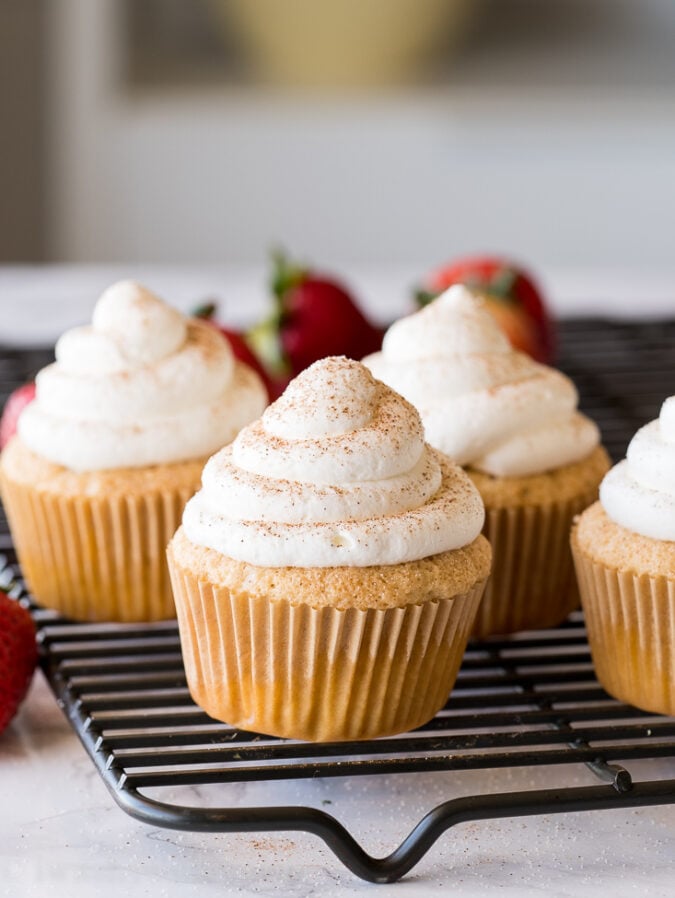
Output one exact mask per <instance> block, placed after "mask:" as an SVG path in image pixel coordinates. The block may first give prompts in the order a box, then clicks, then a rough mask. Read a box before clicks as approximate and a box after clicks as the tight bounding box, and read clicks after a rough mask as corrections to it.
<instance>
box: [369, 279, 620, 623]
mask: <svg viewBox="0 0 675 898" xmlns="http://www.w3.org/2000/svg"><path fill="white" fill-rule="evenodd" d="M363 361H364V364H365V365H366V366H367V367H368V368H369V369H370V370H371V371H372V372H373V374H374V375H375V376H376V377H378V378H380V379H381V380H383V381H384V382H385V383H387V384H389V385H390V386H391V387H393V388H394V389H395V390H398V391H399V392H400V393H401V394H402V395H403V396H405V397H406V398H407V399H408V400H409V401H410V402H412V403H413V404H414V405H415V406H416V407H417V409H418V410H419V412H420V414H421V416H422V420H423V422H424V427H425V431H426V438H427V440H428V441H429V442H430V443H431V445H432V446H434V447H435V448H436V449H439V450H440V451H441V452H444V453H446V454H447V455H448V456H449V457H450V458H452V459H454V461H456V462H457V463H459V464H460V465H463V466H464V467H465V469H466V471H467V473H468V475H469V476H470V477H471V479H472V481H473V482H474V483H475V485H476V486H477V488H478V490H479V491H480V494H481V496H482V497H483V500H484V502H485V508H486V521H485V529H484V533H485V535H486V536H487V538H488V540H489V541H490V544H491V545H492V550H493V553H494V560H493V570H492V576H491V578H490V581H489V583H488V585H487V588H486V590H485V596H484V598H483V601H482V603H481V607H480V610H479V612H478V616H477V618H476V625H475V630H474V633H475V635H476V636H479V637H484V636H489V635H491V634H505V633H512V632H515V631H517V630H523V629H530V628H538V627H548V626H553V625H555V624H558V623H559V622H560V621H562V620H563V619H564V618H565V617H567V615H568V614H569V612H570V611H572V610H573V609H574V608H575V607H577V606H578V601H579V597H578V591H577V587H576V582H575V578H574V570H573V565H572V558H571V555H570V550H569V528H570V526H571V524H572V520H573V518H574V516H575V515H576V514H578V513H579V512H580V511H582V510H583V509H584V508H586V507H587V506H588V505H590V504H591V502H593V501H594V500H595V499H596V498H597V491H598V485H599V483H600V480H601V479H602V476H603V474H604V473H605V471H606V470H607V468H608V467H609V459H608V457H607V454H606V452H605V451H604V449H603V448H602V447H601V446H600V438H599V433H598V429H597V427H596V425H595V424H594V423H593V422H592V421H590V420H589V419H588V418H586V417H585V416H584V415H582V414H580V413H579V412H578V411H577V400H578V396H577V392H576V389H575V387H574V385H573V384H572V382H571V381H570V380H569V378H567V377H565V375H563V374H562V373H561V372H559V371H556V370H554V369H553V368H549V367H547V366H545V365H540V364H538V363H536V362H534V361H533V360H532V359H531V358H530V357H529V356H527V355H525V354H523V353H520V352H516V351H515V350H513V349H512V347H511V345H510V343H509V341H508V339H507V338H506V336H505V335H504V334H503V333H502V331H501V330H500V329H499V327H498V326H497V324H496V323H495V321H494V319H493V318H492V316H491V315H490V313H489V312H488V311H487V309H486V308H485V305H484V303H483V301H482V300H481V299H480V298H479V297H478V296H476V295H474V294H472V293H471V292H470V291H469V290H468V289H467V288H466V287H463V286H454V287H451V288H450V289H449V290H448V291H446V293H444V294H443V295H442V296H440V297H439V298H438V299H436V300H434V302H432V303H431V304H430V305H429V306H427V307H426V308H424V309H423V310H422V311H420V312H417V313H415V314H414V315H410V316H408V317H407V318H402V319H401V320H399V321H397V322H396V323H395V324H393V325H392V327H391V328H390V329H389V330H388V332H387V334H386V335H385V338H384V342H383V345H382V351H381V352H378V353H375V354H374V355H371V356H368V357H367V358H365V359H364V360H363Z"/></svg>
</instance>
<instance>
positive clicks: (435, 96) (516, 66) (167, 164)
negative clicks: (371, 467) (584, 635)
mask: <svg viewBox="0 0 675 898" xmlns="http://www.w3.org/2000/svg"><path fill="white" fill-rule="evenodd" d="M674 46H675V3H673V2H672V0H342V2H337V0H336V2H322V3H316V2H313V0H283V2H279V0H2V3H0V115H1V119H0V120H1V121H2V131H1V134H2V141H1V145H2V161H3V164H2V166H0V191H1V195H2V197H3V202H2V215H0V261H2V262H6V263H34V262H51V263H88V264H97V265H100V264H101V263H103V264H106V265H112V264H115V263H123V264H124V265H129V266H132V268H133V266H134V265H136V266H138V265H159V266H162V265H164V266H166V265H171V266H188V267H191V268H192V269H193V270H199V271H202V272H203V271H207V270H208V268H209V266H229V267H230V268H231V270H233V271H234V270H248V269H251V270H256V271H257V270H260V271H261V272H263V271H264V269H265V265H266V259H267V253H268V251H269V249H270V247H272V246H276V245H280V244H281V245H283V246H285V247H287V248H288V249H289V250H291V251H292V252H294V253H296V254H299V255H300V256H302V257H303V258H306V259H310V260H312V261H314V262H316V263H317V264H318V265H320V266H322V267H324V268H328V269H329V270H333V271H338V272H345V273H346V274H347V275H349V274H350V272H353V273H354V276H355V277H356V278H357V280H358V278H359V277H361V278H363V279H364V281H363V282H364V283H367V275H368V272H371V271H378V270H384V269H386V270H387V271H389V272H394V271H395V272H399V273H400V275H397V278H398V280H397V283H398V282H400V283H401V284H402V288H401V289H402V290H403V287H406V288H407V286H408V283H409V281H411V280H412V279H413V278H414V277H415V273H422V272H425V271H427V270H428V269H429V268H430V267H433V266H435V265H438V264H440V263H442V262H444V261H446V260H449V259H451V258H453V257H455V256H460V255H462V254H464V253H467V252H475V251H498V252H500V253H505V254H507V255H511V256H513V257H515V258H517V259H519V260H522V261H524V262H526V263H529V264H530V265H531V266H532V267H534V269H535V271H538V272H539V273H540V275H541V277H543V279H544V280H545V281H547V283H549V284H551V285H552V289H553V292H554V293H555V294H557V295H556V296H554V303H557V304H558V306H565V303H568V305H569V308H577V307H578V306H579V304H580V303H581V302H582V301H583V299H584V296H585V297H588V295H589V294H593V293H594V292H595V299H596V301H597V302H599V303H600V304H601V305H602V303H605V305H606V307H607V308H610V306H611V303H612V302H613V296H614V295H615V294H616V292H617V291H619V292H620V291H621V284H622V282H623V279H624V275H626V276H628V274H630V275H631V276H633V277H634V276H635V273H636V272H637V273H638V275H639V277H642V278H645V279H646V280H645V281H644V283H645V284H646V283H647V282H649V283H650V284H651V287H650V288H649V289H651V290H652V292H654V293H656V294H659V291H660V294H663V296H662V299H661V303H662V304H663V303H671V299H672V293H670V292H668V291H669V285H670V283H671V275H672V272H673V269H674V268H675V265H674V264H673V235H674V234H675V53H674V52H673V47H674ZM364 272H365V274H364ZM580 273H581V275H582V280H581V282H580V280H579V277H580ZM584 278H585V280H584ZM580 283H581V284H582V286H579V284H580ZM632 283H633V286H632V288H631V289H632V291H633V292H634V284H635V280H633V282H632ZM645 289H647V288H645ZM664 291H665V292H664ZM660 294H659V295H660ZM666 294H667V296H666ZM377 301H378V303H379V304H380V307H381V306H382V303H385V304H386V299H382V298H381V297H379V298H378V300H377ZM396 302H400V300H397V301H396ZM392 303H393V304H394V305H395V301H394V300H392ZM575 303H576V305H575ZM673 307H675V303H672V305H671V310H675V308H673ZM385 312H388V310H387V309H384V310H383V311H382V313H383V314H385Z"/></svg>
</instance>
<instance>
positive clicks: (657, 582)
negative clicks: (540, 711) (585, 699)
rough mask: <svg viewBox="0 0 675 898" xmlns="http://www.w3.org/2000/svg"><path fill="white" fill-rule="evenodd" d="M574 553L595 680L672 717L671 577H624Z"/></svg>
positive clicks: (674, 598)
mask: <svg viewBox="0 0 675 898" xmlns="http://www.w3.org/2000/svg"><path fill="white" fill-rule="evenodd" d="M572 551H573V554H574V563H575V567H576V571H577V577H578V580H579V588H580V591H581V601H582V605H583V609H584V616H585V619H586V629H587V631H588V641H589V643H590V647H591V655H592V657H593V664H594V667H595V672H596V674H597V677H598V680H599V681H600V683H602V685H603V687H604V688H605V689H606V690H607V692H609V694H610V695H613V696H614V697H615V698H617V699H619V700H620V701H624V702H627V703H628V704H631V705H635V706H636V707H638V708H642V709H643V710H644V711H655V712H657V713H660V714H675V572H674V574H673V577H672V578H668V577H665V576H657V577H651V576H649V575H647V574H641V575H638V574H634V573H631V572H627V571H626V572H623V571H619V570H616V569H615V568H611V567H607V566H606V565H604V564H602V563H600V562H597V561H595V560H593V559H591V558H590V557H589V556H588V555H586V554H585V553H584V551H583V550H582V549H581V548H580V546H579V544H578V541H577V539H576V535H575V534H573V537H572Z"/></svg>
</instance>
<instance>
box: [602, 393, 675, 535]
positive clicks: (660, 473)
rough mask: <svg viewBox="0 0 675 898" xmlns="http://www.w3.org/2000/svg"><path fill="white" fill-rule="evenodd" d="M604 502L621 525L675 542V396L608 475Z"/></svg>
mask: <svg viewBox="0 0 675 898" xmlns="http://www.w3.org/2000/svg"><path fill="white" fill-rule="evenodd" d="M600 502H601V503H602V506H603V508H604V509H605V511H606V512H607V515H608V516H609V517H610V518H611V519H612V520H613V521H614V522H615V523H617V524H620V525H621V526H622V527H625V528H626V529H627V530H631V531H632V532H633V533H640V534H641V535H642V536H649V537H651V538H653V539H661V540H667V541H671V542H672V541H675V396H671V397H669V398H668V399H666V400H665V402H664V403H663V405H662V407H661V413H660V415H659V417H658V418H657V419H656V420H655V421H650V422H649V424H645V426H644V427H641V428H640V429H639V430H638V431H637V433H636V434H635V436H634V437H633V439H632V440H631V441H630V444H629V445H628V450H627V452H626V458H625V459H624V460H623V461H621V462H619V464H617V465H615V466H614V467H613V468H612V469H611V470H610V471H608V472H607V474H606V475H605V478H604V480H603V481H602V483H601V485H600Z"/></svg>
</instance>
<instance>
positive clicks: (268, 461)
mask: <svg viewBox="0 0 675 898" xmlns="http://www.w3.org/2000/svg"><path fill="white" fill-rule="evenodd" d="M483 519H484V510H483V506H482V502H481V499H480V496H479V495H478V492H477V491H476V489H475V487H474V486H473V484H472V483H471V481H470V480H469V478H468V477H467V476H466V474H464V472H463V471H462V470H461V469H460V468H459V467H457V466H456V465H454V464H452V463H450V462H449V461H448V460H447V459H444V458H443V457H442V456H441V455H440V453H437V452H435V451H434V450H433V449H431V447H429V446H428V445H427V444H426V443H425V442H424V437H423V430H422V424H421V421H420V418H419V415H418V413H417V412H416V410H415V409H414V408H413V407H412V406H411V405H410V403H408V402H407V401H406V400H405V399H403V397H401V396H399V395H398V394H397V393H395V392H394V391H393V390H391V389H389V388H388V387H386V386H385V385H384V384H382V383H380V382H378V381H377V380H375V378H374V377H373V376H372V375H371V373H370V372H369V371H368V370H367V369H366V368H365V367H364V366H363V365H361V364H360V363H359V362H354V361H351V360H349V359H346V358H339V357H331V358H327V359H322V360H321V361H319V362H316V363H315V364H314V365H312V366H311V367H310V368H308V369H306V370H305V371H304V372H302V374H300V375H299V376H298V377H297V378H296V379H295V380H294V381H292V382H291V384H290V385H289V386H288V388H287V389H286V392H285V393H284V394H283V396H281V397H280V398H279V399H278V400H277V401H276V402H275V403H273V405H271V406H270V407H269V408H268V409H267V410H266V412H265V413H264V414H263V416H262V417H261V418H260V419H259V420H258V421H255V422H253V423H252V424H250V425H249V426H248V427H245V428H244V429H243V430H242V431H241V433H240V434H239V436H238V437H237V438H236V439H235V440H234V442H233V443H232V445H230V446H226V447H225V448H224V449H222V450H221V451H220V452H218V453H216V454H215V455H214V456H213V457H212V458H211V459H209V461H208V462H207V464H206V466H205V468H204V472H203V476H202V489H201V490H200V491H199V492H198V493H197V494H196V495H195V496H194V497H193V498H192V499H191V500H190V501H189V502H188V504H187V506H186V508H185V512H184V515H183V526H184V528H185V532H186V535H187V537H188V539H190V540H191V541H192V542H193V543H195V544H197V545H203V546H208V547H209V548H211V549H214V550H216V551H218V552H220V553H222V554H224V555H226V556H228V557H230V558H235V559H237V560H239V561H246V562H249V563H250V564H255V565H261V566H271V567H333V566H358V567H367V566H371V565H378V564H398V563H401V562H405V561H413V560H416V559H419V558H424V557H427V556H429V555H435V554H438V553H439V552H444V551H448V550H450V549H455V548H459V547H461V546H464V545H467V544H468V543H470V542H472V541H473V540H474V539H475V538H476V536H478V534H479V533H480V531H481V528H482V525H483Z"/></svg>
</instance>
